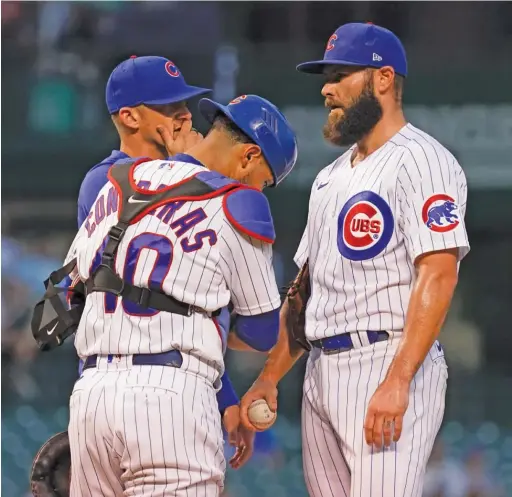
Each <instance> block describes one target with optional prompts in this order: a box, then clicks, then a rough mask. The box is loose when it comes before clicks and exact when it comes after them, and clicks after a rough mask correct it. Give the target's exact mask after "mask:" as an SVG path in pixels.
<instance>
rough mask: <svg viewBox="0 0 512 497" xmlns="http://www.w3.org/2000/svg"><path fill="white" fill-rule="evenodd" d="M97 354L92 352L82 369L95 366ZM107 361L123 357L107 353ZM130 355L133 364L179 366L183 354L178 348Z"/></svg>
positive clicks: (181, 362)
mask: <svg viewBox="0 0 512 497" xmlns="http://www.w3.org/2000/svg"><path fill="white" fill-rule="evenodd" d="M98 357H99V356H98V355H97V354H94V355H92V356H89V357H88V358H87V359H86V360H85V362H84V367H83V370H85V369H89V368H95V367H96V364H97V362H98ZM106 357H107V362H112V361H114V359H116V358H121V357H123V356H122V355H116V354H108V355H107V356H106ZM131 357H132V364H133V365H134V366H171V367H173V368H181V365H182V364H183V356H182V355H181V352H180V351H179V350H170V351H168V352H161V353H159V354H134V355H132V356H131Z"/></svg>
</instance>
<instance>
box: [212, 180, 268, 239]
mask: <svg viewBox="0 0 512 497" xmlns="http://www.w3.org/2000/svg"><path fill="white" fill-rule="evenodd" d="M237 189H244V190H256V191H257V192H260V193H261V190H258V189H257V188H253V187H251V186H245V185H243V186H239V187H238V188H237ZM231 193H234V192H229V193H227V194H226V195H224V198H223V199H222V209H223V210H224V214H225V215H226V217H227V218H228V221H229V222H230V223H231V224H232V225H233V226H234V227H235V228H236V229H237V230H239V231H241V232H242V233H245V234H246V235H248V236H250V237H251V238H255V239H256V240H260V241H262V242H265V243H270V244H271V245H273V243H274V240H272V238H267V237H266V236H263V235H260V234H258V233H255V232H253V231H251V230H249V229H247V228H246V227H245V226H242V225H241V224H240V223H239V222H238V221H237V220H236V219H235V218H234V217H233V216H232V215H231V213H230V212H229V209H228V208H227V205H226V202H227V198H228V197H229V195H230V194H231Z"/></svg>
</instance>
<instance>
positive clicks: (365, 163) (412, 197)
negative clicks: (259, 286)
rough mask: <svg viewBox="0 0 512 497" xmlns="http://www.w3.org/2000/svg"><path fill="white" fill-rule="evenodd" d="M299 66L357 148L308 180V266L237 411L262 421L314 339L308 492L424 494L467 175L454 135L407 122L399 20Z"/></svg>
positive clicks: (463, 238) (306, 443)
mask: <svg viewBox="0 0 512 497" xmlns="http://www.w3.org/2000/svg"><path fill="white" fill-rule="evenodd" d="M297 69H298V70H299V71H301V72H306V73H312V74H320V75H322V76H323V79H324V84H323V87H322V96H323V97H324V99H325V106H326V108H327V109H328V112H329V114H328V117H327V123H326V125H325V127H324V130H323V133H324V137H325V138H326V140H327V141H329V142H330V143H332V144H334V145H338V146H349V148H348V150H347V151H346V152H345V153H344V154H343V155H341V157H339V158H338V159H336V160H335V161H334V162H333V163H332V164H330V165H329V166H327V167H326V168H325V169H323V170H322V171H321V172H320V173H319V174H318V176H317V178H316V180H315V181H314V183H313V186H312V190H311V197H310V201H309V213H308V220H307V226H306V229H305V231H304V235H303V237H302V240H301V242H300V245H299V247H298V250H297V253H296V256H295V262H296V263H297V265H298V266H299V267H300V268H301V270H300V272H299V276H298V277H297V280H296V281H295V282H294V283H293V284H292V285H291V287H290V289H289V292H288V296H287V298H286V300H285V303H284V305H283V308H282V311H281V326H280V335H279V340H278V343H277V345H276V347H274V349H273V350H272V351H271V353H270V355H269V357H268V360H267V362H266V364H265V367H264V369H263V371H262V372H261V374H260V375H259V377H258V378H257V380H256V381H255V383H254V384H253V386H252V388H251V389H250V390H249V392H248V393H247V394H246V395H245V397H244V398H243V399H242V404H241V416H242V420H243V422H244V423H245V424H246V425H247V426H248V427H250V426H251V425H250V421H249V419H248V417H247V408H248V406H249V405H250V404H251V402H253V401H254V400H256V399H262V398H263V399H266V401H267V403H268V404H269V406H270V408H271V409H272V410H275V409H276V408H277V388H276V387H277V384H278V382H279V380H280V379H281V378H282V377H283V376H284V375H285V374H286V372H287V371H288V370H289V369H290V368H291V367H292V365H293V363H294V362H295V361H296V360H297V358H298V357H300V356H301V355H302V353H303V352H304V350H310V354H309V358H308V362H307V370H306V375H305V380H304V390H303V407H302V436H303V460H304V473H305V480H306V485H307V488H308V490H309V493H310V495H311V496H312V497H326V496H332V497H339V496H345V497H348V496H351V497H356V496H357V497H383V496H384V497H391V496H396V497H399V496H400V497H419V496H420V495H421V492H422V487H423V477H424V473H425V466H426V462H427V459H428V457H429V454H430V452H431V449H432V445H433V443H434V439H435V437H436V434H437V433H438V430H439V427H440V424H441V421H442V418H443V413H444V405H445V392H446V381H447V376H448V374H447V366H446V362H445V358H444V354H443V350H442V348H441V346H440V344H439V342H438V341H437V336H438V334H439V331H440V328H441V326H442V324H443V321H444V319H445V316H446V313H447V311H448V308H449V306H450V301H451V299H452V295H453V292H454V290H455V287H456V283H457V273H458V265H459V262H460V261H461V260H462V258H463V257H464V256H465V255H466V254H467V253H468V251H469V244H468V238H467V234H466V230H465V226H464V213H465V210H466V195H467V186H466V179H465V176H464V173H463V171H462V169H461V167H460V165H459V164H458V163H457V161H456V160H455V158H454V157H453V155H452V154H451V153H450V152H449V151H448V150H446V148H445V147H443V146H442V145H441V144H440V143H439V142H438V141H436V140H435V139H434V138H432V137H431V136H429V135H428V134H427V133H425V132H423V131H421V130H419V129H417V128H416V127H414V126H413V125H412V124H410V123H408V122H407V121H406V119H405V117H404V114H403V110H402V90H403V86H404V80H405V78H406V76H407V60H406V54H405V50H404V48H403V46H402V43H401V42H400V40H399V39H398V38H397V37H396V36H395V35H394V34H393V33H392V32H390V31H388V30H387V29H384V28H382V27H379V26H375V25H372V24H364V23H350V24H345V25H343V26H341V27H339V28H338V29H337V30H336V32H335V33H334V34H333V35H332V36H331V37H330V38H329V40H328V42H327V47H326V50H325V54H324V58H323V59H322V60H318V61H314V62H306V63H303V64H300V65H299V66H298V67H297Z"/></svg>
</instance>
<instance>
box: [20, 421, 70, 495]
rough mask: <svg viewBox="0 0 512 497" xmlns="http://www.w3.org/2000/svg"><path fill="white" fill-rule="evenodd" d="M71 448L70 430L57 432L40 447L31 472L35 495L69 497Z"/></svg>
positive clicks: (31, 483)
mask: <svg viewBox="0 0 512 497" xmlns="http://www.w3.org/2000/svg"><path fill="white" fill-rule="evenodd" d="M70 475H71V450H70V448H69V437H68V432H67V431H63V432H61V433H57V435H54V436H53V437H51V438H50V439H49V440H47V441H46V442H45V443H44V445H43V446H42V447H41V448H40V449H39V452H38V453H37V455H36V457H35V459H34V462H33V464H32V471H31V473H30V489H31V491H32V494H33V495H34V497H69V487H70Z"/></svg>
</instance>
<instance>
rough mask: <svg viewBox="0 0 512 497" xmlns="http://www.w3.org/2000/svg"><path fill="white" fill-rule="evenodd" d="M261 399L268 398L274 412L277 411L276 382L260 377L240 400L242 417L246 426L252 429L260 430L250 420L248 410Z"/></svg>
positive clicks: (267, 400)
mask: <svg viewBox="0 0 512 497" xmlns="http://www.w3.org/2000/svg"><path fill="white" fill-rule="evenodd" d="M259 399H264V400H266V402H267V404H268V406H269V407H270V410H271V411H272V412H276V411H277V385H276V383H275V382H273V381H271V380H269V379H266V378H258V379H257V380H256V381H255V382H254V383H253V384H252V387H251V388H249V390H248V391H247V393H246V394H245V395H244V396H243V397H242V400H241V402H240V418H241V420H242V424H243V425H244V427H245V428H247V429H248V430H252V431H258V429H257V428H256V427H255V426H254V425H253V424H252V423H251V422H250V421H249V416H248V414H247V411H248V409H249V406H250V405H251V404H252V403H253V402H254V401H255V400H259Z"/></svg>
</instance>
